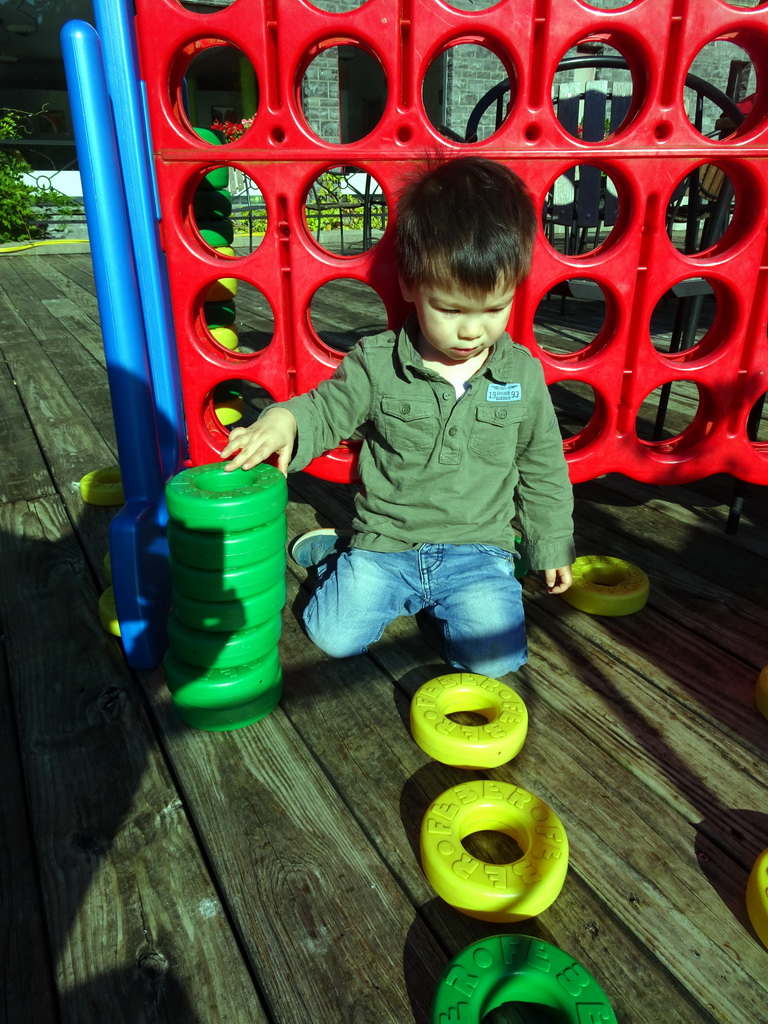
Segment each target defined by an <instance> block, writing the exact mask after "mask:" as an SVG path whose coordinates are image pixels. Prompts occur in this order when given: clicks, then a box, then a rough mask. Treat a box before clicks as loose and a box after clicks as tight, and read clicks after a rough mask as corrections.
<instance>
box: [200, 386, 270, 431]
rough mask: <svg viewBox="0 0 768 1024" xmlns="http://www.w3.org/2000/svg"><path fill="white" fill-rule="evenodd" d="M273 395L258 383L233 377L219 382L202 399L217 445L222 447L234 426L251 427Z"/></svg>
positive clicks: (204, 413) (205, 418) (207, 424)
mask: <svg viewBox="0 0 768 1024" xmlns="http://www.w3.org/2000/svg"><path fill="white" fill-rule="evenodd" d="M272 401H273V399H272V396H271V395H270V394H269V393H268V392H267V391H265V390H264V388H263V387H261V385H259V384H255V383H253V382H252V381H250V380H247V379H244V378H242V377H233V378H232V379H230V380H223V381H220V382H219V383H218V384H216V385H215V386H214V387H213V388H211V390H210V391H209V392H208V394H207V395H206V396H205V399H204V400H203V422H204V423H205V426H206V428H207V429H208V431H209V433H210V434H211V435H212V439H213V443H214V445H215V446H216V447H217V448H223V447H224V445H225V443H226V435H227V433H229V431H230V430H231V429H232V428H233V427H249V426H250V425H251V424H252V423H255V422H256V420H257V419H258V418H259V414H260V413H261V411H262V409H264V408H265V407H266V406H267V405H270V404H271V403H272Z"/></svg>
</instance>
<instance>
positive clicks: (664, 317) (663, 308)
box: [650, 277, 719, 362]
mask: <svg viewBox="0 0 768 1024" xmlns="http://www.w3.org/2000/svg"><path fill="white" fill-rule="evenodd" d="M718 312H719V310H718V296H717V294H716V292H715V291H714V289H713V287H712V285H711V284H710V282H709V281H707V280H706V278H703V277H689V278H686V279H685V280H684V281H678V283H677V284H676V285H673V286H672V288H670V289H669V291H667V292H665V293H664V295H662V297H661V298H660V299H659V301H658V302H657V303H656V306H655V307H654V310H653V313H652V314H651V323H650V333H651V342H652V343H653V347H654V348H655V349H656V350H657V352H660V353H661V354H663V355H665V356H667V357H668V358H670V359H671V360H673V361H675V362H679V361H685V360H686V359H690V358H696V357H698V356H701V355H704V354H705V353H706V352H709V351H711V350H712V349H713V348H715V347H716V345H717V341H718V339H717V338H716V336H715V334H716V332H714V331H713V326H714V324H715V321H716V319H717V315H718Z"/></svg>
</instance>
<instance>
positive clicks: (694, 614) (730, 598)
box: [576, 510, 768, 685]
mask: <svg viewBox="0 0 768 1024" xmlns="http://www.w3.org/2000/svg"><path fill="white" fill-rule="evenodd" d="M602 520H603V516H601V514H600V513H599V512H597V513H596V514H595V515H594V516H592V515H589V513H588V512H587V511H586V510H585V511H583V512H580V513H579V514H577V517H576V527H577V529H576V543H577V553H578V554H579V555H587V554H607V555H613V556H616V557H619V558H626V559H627V560H628V561H630V562H633V563H635V564H636V565H639V566H640V567H641V568H642V569H643V570H644V571H645V572H646V573H647V574H648V577H649V580H650V592H649V598H648V604H649V606H650V607H651V608H653V609H654V611H655V612H657V613H658V615H659V616H660V617H661V620H659V619H656V618H655V617H654V622H655V624H656V625H657V626H658V628H659V632H658V633H656V634H655V636H651V635H648V636H646V638H645V642H646V643H648V644H650V646H648V647H646V650H648V651H658V653H659V655H660V656H662V657H663V656H664V652H665V651H667V650H669V655H670V657H671V658H672V659H673V660H675V661H679V660H681V658H682V657H683V652H682V651H680V650H675V648H676V645H677V644H678V638H677V630H675V631H670V630H669V628H668V627H669V624H670V623H675V624H676V625H677V626H678V628H679V630H680V632H682V633H683V635H684V639H683V640H682V643H683V644H685V645H686V646H689V645H690V644H691V643H693V644H694V645H695V644H696V643H697V641H696V640H689V639H688V638H687V636H688V634H693V635H694V636H695V637H699V638H701V639H702V640H703V641H705V646H709V645H710V644H716V645H717V646H718V647H720V648H722V650H724V651H728V652H729V653H730V654H732V655H733V657H734V658H738V659H739V660H741V661H742V662H745V663H746V664H748V665H751V666H752V668H753V670H754V671H756V670H758V669H759V668H760V667H761V666H762V664H763V663H764V660H765V637H766V635H768V608H766V606H765V605H764V604H762V603H760V602H759V601H755V600H749V599H748V598H747V597H745V596H742V595H741V594H739V593H738V592H734V591H733V590H732V589H730V586H729V583H728V580H727V579H721V578H720V576H719V573H718V574H714V578H713V574H712V573H711V566H712V565H718V566H719V565H721V564H722V561H723V556H722V555H719V552H718V546H717V541H716V540H714V539H713V540H712V541H711V547H712V552H711V556H710V559H709V560H708V561H707V562H706V563H697V562H696V561H695V560H694V562H693V565H694V566H695V567H696V568H695V569H690V568H689V567H688V565H686V564H684V563H683V559H682V558H681V559H676V558H675V557H674V556H673V555H672V553H671V551H670V550H669V549H667V550H665V551H664V552H663V553H660V552H659V551H657V550H654V549H652V548H650V547H649V546H648V545H647V544H645V543H643V542H642V541H640V542H638V541H637V539H636V538H635V536H634V535H631V534H628V533H625V532H617V529H618V528H617V527H615V526H614V523H613V521H611V522H610V523H609V525H608V526H607V527H606V525H604V522H603V521H602ZM656 529H657V532H658V533H659V534H660V535H662V536H665V537H668V536H669V534H670V533H673V532H674V531H673V529H672V528H669V529H667V527H666V525H662V521H661V520H660V519H659V517H658V516H657V517H656ZM722 543H723V544H724V545H727V543H728V542H727V541H726V540H723V542H722ZM726 557H727V556H726ZM748 557H749V561H751V563H752V575H753V576H754V577H756V578H757V579H760V578H761V577H763V576H764V574H765V573H766V572H768V562H763V561H762V560H761V559H759V558H758V557H756V556H755V555H754V554H750V555H749V556H748ZM697 570H699V571H697ZM745 589H748V590H749V591H750V592H751V593H752V595H753V596H755V590H756V589H757V588H756V587H753V586H751V585H750V586H749V587H745ZM645 621H646V620H645V618H642V617H641V618H639V619H638V618H636V617H635V616H628V617H626V618H625V619H623V620H622V621H621V622H614V623H612V626H613V627H614V628H615V630H616V631H618V632H619V633H621V632H622V631H626V632H627V634H628V633H629V632H630V631H632V630H633V629H635V627H636V626H637V624H638V623H643V622H645ZM597 622H598V624H599V623H600V622H602V624H603V626H604V627H605V628H608V626H609V625H611V624H609V623H607V622H606V621H605V620H604V619H598V620H597ZM585 628H588V629H591V628H592V627H591V626H589V625H588V624H587V623H585ZM667 635H669V640H670V642H667V641H666V639H665V638H666V637H667ZM625 639H626V641H627V642H628V643H631V638H630V637H629V635H627V636H626V637H625ZM686 653H690V652H686ZM737 674H739V675H740V674H741V672H740V671H738V672H737ZM726 678H728V677H726ZM710 685H711V684H710Z"/></svg>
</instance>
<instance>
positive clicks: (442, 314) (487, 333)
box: [401, 282, 515, 365]
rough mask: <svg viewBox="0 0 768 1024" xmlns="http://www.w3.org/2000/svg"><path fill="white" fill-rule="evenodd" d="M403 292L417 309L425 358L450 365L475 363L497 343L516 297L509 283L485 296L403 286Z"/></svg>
mask: <svg viewBox="0 0 768 1024" xmlns="http://www.w3.org/2000/svg"><path fill="white" fill-rule="evenodd" d="M401 289H402V292H403V298H404V299H405V301H406V302H412V303H413V304H414V306H415V307H416V315H417V316H418V318H419V327H420V328H421V336H422V340H423V341H424V343H425V347H426V351H422V353H421V354H422V356H426V357H427V358H429V359H433V360H435V361H437V362H441V363H445V364H448V365H456V364H457V363H463V362H466V361H467V360H469V359H473V358H474V357H475V356H478V355H480V354H481V353H482V352H485V351H486V350H487V349H489V348H490V347H491V346H492V345H493V344H495V342H496V341H498V339H499V337H500V336H501V335H502V334H503V332H504V330H505V328H506V326H507V323H508V321H509V315H510V312H511V310H512V299H513V298H514V294H515V287H514V285H511V284H508V283H505V284H500V285H498V286H497V287H496V289H495V290H494V291H493V292H491V293H489V294H485V295H471V294H469V293H467V292H465V291H464V290H463V288H462V287H460V286H458V285H428V284H420V285H412V286H408V285H405V284H403V283H402V282H401Z"/></svg>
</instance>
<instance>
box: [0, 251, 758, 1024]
mask: <svg viewBox="0 0 768 1024" xmlns="http://www.w3.org/2000/svg"><path fill="white" fill-rule="evenodd" d="M0 301H1V302H2V307H1V308H2V313H0V322H1V323H2V331H0V351H2V356H3V359H4V363H3V365H2V368H1V371H2V372H0V429H1V430H2V449H1V450H0V451H1V454H0V470H1V471H0V517H1V520H0V566H1V567H2V568H1V570H0V571H1V573H2V592H1V594H0V617H1V620H2V629H3V634H4V647H3V650H4V657H3V659H2V660H0V701H1V702H2V715H0V770H1V771H2V779H3V785H2V804H3V827H2V829H0V879H2V881H1V882H0V920H1V921H2V925H1V926H0V956H1V957H2V962H3V964H4V968H5V970H4V975H3V978H2V981H0V1017H2V1019H3V1020H5V1021H8V1022H12V1024H21V1022H27V1021H29V1022H35V1024H40V1022H48V1021H51V1022H59V1021H61V1022H64V1024H70V1022H71V1024H91V1022H93V1024H97V1022H98V1024H101V1022H102V1021H126V1022H131V1024H134V1022H136V1024H144V1022H150V1024H151V1022H155V1021H157V1022H159V1021H163V1022H173V1024H181V1022H190V1024H191V1022H196V1024H226V1022H233V1024H251V1022H253V1024H267V1022H269V1024H410V1022H416V1024H428V1022H429V1007H430V1004H431V1001H432V997H433V993H434V990H435V986H436V982H437V979H438V977H439V975H440V973H441V971H442V969H443V967H444V966H445V964H446V963H447V962H448V960H449V959H450V958H451V957H452V956H453V955H455V954H456V953H457V952H459V951H460V950H461V949H462V948H463V947H464V946H466V945H467V944H468V943H469V942H471V941H473V940H474V939H476V938H480V937H483V936H488V935H491V934H496V933H499V932H518V933H522V934H527V935H532V936H537V937H539V938H542V939H545V940H547V941H549V942H553V943H554V944H556V945H557V946H559V947H561V948H562V949H564V950H566V951H567V952H568V953H570V954H571V955H572V956H573V957H574V958H576V959H578V960H579V961H580V962H581V963H582V964H583V965H584V966H585V967H586V968H587V969H588V970H589V971H591V972H592V973H593V974H594V975H595V977H596V978H597V979H598V980H599V982H600V983H601V984H602V986H603V988H604V989H605V991H606V992H607V993H608V996H609V998H610V1000H611V1002H612V1004H613V1007H614V1009H615V1012H616V1014H617V1017H618V1020H619V1021H620V1022H621V1024H650V1022H660V1024H715V1022H731V1024H761V1022H765V1021H766V1019H768V1011H766V1007H767V1006H768V969H767V968H768V952H767V951H766V950H765V949H764V948H763V947H762V946H761V945H760V943H759V942H758V941H757V939H756V937H755V935H754V933H753V932H752V930H751V927H750V924H749V921H748V919H747V915H746V911H745V905H744V890H745V883H746V879H747V875H748V872H749V870H750V868H751V866H752V864H753V862H754V859H755V857H756V856H757V855H758V854H759V853H760V851H761V850H763V849H764V848H765V847H766V846H768V769H767V767H766V750H767V749H768V722H766V721H765V719H763V718H762V717H761V716H760V715H759V714H758V712H757V711H756V709H755V706H754V702H753V690H754V683H755V679H756V675H757V672H758V670H759V669H760V668H761V667H762V666H763V665H764V664H765V663H766V662H768V612H767V611H766V584H765V581H766V579H767V578H768V536H767V534H766V525H768V502H767V501H766V493H765V490H764V489H758V488H752V489H750V492H749V494H748V496H747V502H746V513H745V516H744V518H743V520H742V524H741V527H740V530H739V532H738V534H737V535H736V536H735V537H733V536H727V535H726V534H725V533H724V530H723V526H724V522H725V517H726V512H727V501H728V498H729V496H730V491H729V487H730V483H729V481H728V480H723V479H712V480H708V481H704V482H702V483H700V484H699V485H697V486H695V487H694V486H692V487H674V488H665V489H661V488H653V487H648V486H644V485H641V484H637V483H634V482H632V481H629V480H625V479H623V478H618V477H617V478H607V479H602V480H600V481H595V482H592V483H589V484H584V485H580V486H579V487H578V488H577V509H578V513H577V525H578V550H579V553H582V554H588V553H604V554H614V555H620V556H622V557H626V558H628V559H630V560H631V561H634V562H636V563H637V564H639V565H641V566H642V567H643V568H645V569H646V571H647V572H648V574H649V575H650V577H651V598H650V601H649V604H648V606H647V607H646V608H645V609H644V610H643V611H642V612H640V613H638V614H635V615H632V616H628V617H625V618H617V619H606V618H596V617H594V616H588V615H584V614H582V613H580V612H577V611H575V610H574V609H571V608H570V607H569V606H567V605H566V604H565V603H564V602H562V601H560V600H559V599H555V598H547V596H546V595H545V594H544V593H543V591H542V589H541V588H540V586H539V585H538V584H537V582H536V581H535V580H533V579H528V580H527V581H526V595H527V597H526V604H527V614H528V621H529V634H530V648H531V658H530V662H529V664H528V665H527V666H526V667H525V668H524V669H523V670H521V671H520V672H519V673H518V674H517V675H516V676H515V678H514V679H510V680H509V682H510V684H511V685H512V686H513V687H514V688H515V689H517V690H518V692H519V693H520V694H521V696H522V697H523V698H524V700H525V701H526V703H527V705H528V709H529V713H530V730H529V734H528V739H527V741H526V744H525V746H524V748H523V750H522V752H521V753H520V755H519V756H518V757H517V758H516V759H515V760H514V761H512V762H511V763H510V764H508V765H506V766H504V767H502V768H500V769H498V770H494V771H490V772H486V773H471V774H473V775H474V777H477V776H478V775H479V776H481V777H486V778H490V779H501V780H507V781H512V782H514V783H516V784H517V785H520V786H522V787H524V788H526V789H529V790H530V791H532V792H534V793H536V794H537V795H538V796H540V797H541V798H542V799H544V800H545V801H547V802H548V803H549V804H550V805H551V806H552V807H553V809H554V810H555V811H556V812H557V813H558V814H559V816H560V818H561V819H562V821H563V823H564V825H565V828H566V830H567V834H568V838H569V842H570V847H571V857H570V868H569V873H568V877H567V880H566V883H565V886H564V889H563V891H562V893H561V895H560V896H559V897H558V899H557V900H556V901H555V903H554V904H553V905H552V906H551V907H550V908H549V909H548V910H546V911H545V912H544V913H542V914H541V915H540V916H539V917H538V918H535V919H531V920H528V921H525V922H522V923H521V924H518V925H514V926H500V925H488V924H484V923H482V922H479V921H474V920H472V919H470V918H468V917H466V916H463V915H461V914H459V913H458V912H456V911H454V910H453V909H451V908H450V907H448V906H447V905H446V904H445V903H444V902H443V901H441V900H440V899H439V898H438V897H437V896H436V895H435V893H434V892H433V891H432V890H431V888H430V886H429V885H428V883H427V882H426V880H425V877H424V875H423V873H422V870H421V867H420V863H419V854H418V832H419V826H420V823H421V819H422V817H423V814H424V812H425V810H426V808H427V806H428V804H429V803H430V802H431V801H432V800H433V799H435V797H437V796H438V795H439V794H440V793H441V792H442V791H443V790H444V789H446V788H447V787H449V786H451V785H455V784H457V783H458V782H460V781H464V780H465V779H466V777H467V773H465V772H462V771H461V770H459V769H450V768H447V767H444V766H442V765H440V764H438V763H436V762H434V761H432V760H430V758H428V757H427V756H426V755H425V754H423V753H422V752H421V750H420V749H419V748H418V747H417V746H416V744H415V743H414V742H413V740H412V739H411V736H410V732H409V727H408V709H409V703H410V698H411V695H412V694H413V692H414V691H415V689H416V688H417V687H418V686H419V685H420V684H421V683H422V682H424V681H425V680H427V679H429V678H431V677H432V676H434V675H437V674H440V673H441V672H443V671H444V670H445V666H444V665H442V664H441V662H440V660H439V658H438V657H437V656H436V655H435V653H434V652H433V650H432V649H431V648H430V647H429V646H428V644H427V642H426V641H425V640H424V639H423V637H422V635H421V634H420V633H419V631H418V630H417V629H416V628H415V627H414V624H413V622H412V621H411V620H405V619H403V620H398V621H397V622H396V623H394V624H393V625H392V627H391V628H390V629H389V630H388V631H387V633H386V634H385V636H384V637H383V639H382V640H381V642H380V643H379V644H378V645H376V646H375V648H374V649H373V650H372V651H371V653H370V655H369V656H366V657H360V658H356V659H352V660H350V661H346V662H333V661H330V660H328V659H327V658H325V657H323V656H321V655H320V654H319V653H318V651H317V650H315V649H314V648H313V647H312V645H311V644H310V643H309V641H307V640H306V638H305V637H304V636H303V634H302V632H301V631H300V629H299V628H298V626H297V624H296V619H295V616H294V613H293V605H294V602H295V601H297V600H300V598H301V585H302V580H301V578H300V577H299V575H297V574H295V572H294V570H293V569H291V571H290V572H289V575H288V581H289V601H288V605H287V607H286V611H285V625H284V635H283V640H282V641H281V656H282V662H283V667H284V672H285V695H284V698H283V700H282V703H281V705H280V707H279V708H278V709H277V710H276V711H275V712H274V713H273V714H271V715H270V716H269V717H268V718H267V719H265V720H264V721H262V722H261V723H258V724H257V725H255V726H252V727H250V728H247V729H242V730H237V731H235V732H231V733H223V734H209V733H205V732H198V731H194V730H191V729H188V728H186V727H184V726H182V725H181V724H180V723H179V721H178V719H177V718H176V716H175V714H174V711H173V709H172V707H171V705H170V703H169V698H168V695H167V691H166V689H165V686H164V682H163V678H162V674H161V672H160V671H155V672H147V673H135V672H132V671H130V670H129V669H128V668H127V666H126V663H125V661H124V659H123V656H122V653H121V649H120V645H119V642H118V641H117V640H115V639H114V638H113V637H111V636H110V635H108V634H107V633H105V632H104V631H103V629H102V628H101V626H100V625H99V620H98V614H97V601H98V596H99V594H100V592H101V591H102V589H103V587H104V579H103V569H102V558H103V556H104V554H105V552H106V550H107V543H108V536H107V534H108V525H109V520H110V517H111V515H112V511H113V510H109V509H101V508H97V507H94V506H88V505H84V504H83V503H82V501H81V499H80V495H79V490H78V481H79V480H80V478H81V477H82V476H83V475H84V474H85V473H87V472H89V471H90V470H92V469H95V468H97V467H99V466H105V465H109V464H110V463H113V462H114V461H116V458H115V455H116V453H115V445H114V435H113V428H112V421H111V412H110V402H109V395H108V391H107V382H106V374H105V370H104V358H103V352H102V347H101V339H100V333H99V329H98V318H97V311H96V302H95V297H94V294H93V277H92V273H91V268H90V259H89V256H88V255H87V254H82V253H80V254H76V253H75V254H66V255H62V254H51V253H50V252H46V251H44V250H39V251H35V252H33V253H31V254H28V255H19V256H12V257H11V256H4V257H1V258H0ZM291 498H292V500H291V504H290V509H289V527H290V534H291V536H293V535H295V534H296V533H298V532H300V531H302V530H304V529H306V528H308V527H311V526H313V525H315V524H317V523H320V524H328V523H334V524H337V525H343V524H344V522H345V520H346V519H347V518H348V516H349V495H348V493H347V490H346V489H345V488H342V487H336V486H331V485H327V484H321V483H319V482H317V481H314V480H312V479H311V478H307V477H303V476H301V475H299V476H297V477H295V478H293V480H292V485H291ZM485 839H486V840H487V839H488V837H487V836H486V837H485ZM468 842H469V840H468ZM472 842H474V843H477V844H480V843H481V842H482V837H480V838H477V839H475V840H472ZM490 846H493V844H487V845H486V846H485V847H483V849H485V850H486V856H488V857H489V858H490V857H493V856H495V857H498V858H499V859H501V860H504V859H505V858H506V859H509V858H510V856H513V854H511V853H510V848H509V845H507V846H506V847H505V843H504V842H497V843H496V845H495V848H494V849H490ZM477 849H480V846H479V845H478V847H477ZM3 1014H5V1016H4V1017H3V1016H2V1015H3ZM551 1019H554V1018H552V1017H547V1016H546V1015H545V1014H544V1013H543V1012H539V1013H538V1016H537V1015H536V1013H535V1012H534V1011H533V1010H531V1009H530V1008H524V1007H523V1008H520V1009H518V1010H516V1011H511V1010H510V1009H508V1008H507V1009H504V1010H499V1011H495V1012H494V1014H492V1015H489V1016H488V1017H487V1018H486V1022H487V1024H490V1022H491V1021H493V1022H494V1024H498V1022H501V1021H502V1020H503V1021H517V1022H523V1021H527V1022H533V1021H538V1022H540V1021H544V1020H551ZM457 1024H458V1022H457Z"/></svg>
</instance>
